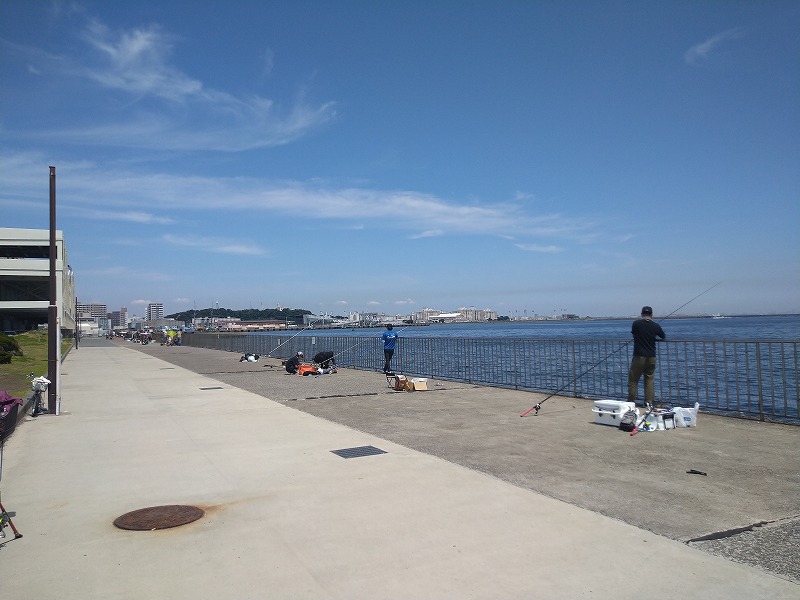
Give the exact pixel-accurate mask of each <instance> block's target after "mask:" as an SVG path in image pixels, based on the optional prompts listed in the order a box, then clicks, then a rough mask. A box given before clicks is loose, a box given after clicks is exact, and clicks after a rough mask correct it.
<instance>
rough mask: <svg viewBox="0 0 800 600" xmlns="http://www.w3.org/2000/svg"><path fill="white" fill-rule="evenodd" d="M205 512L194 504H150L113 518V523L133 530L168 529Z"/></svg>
mask: <svg viewBox="0 0 800 600" xmlns="http://www.w3.org/2000/svg"><path fill="white" fill-rule="evenodd" d="M204 514H205V513H204V512H203V510H202V509H200V508H197V507H196V506H185V505H182V504H170V505H168V506H151V507H149V508H140V509H139V510H134V511H132V512H129V513H125V514H124V515H122V516H121V517H117V518H116V519H115V520H114V525H115V526H117V527H119V528H120V529H130V530H133V531H152V530H154V529H169V528H170V527H179V526H181V525H186V524H187V523H191V522H192V521H197V519H199V518H200V517H202V516H203V515H204Z"/></svg>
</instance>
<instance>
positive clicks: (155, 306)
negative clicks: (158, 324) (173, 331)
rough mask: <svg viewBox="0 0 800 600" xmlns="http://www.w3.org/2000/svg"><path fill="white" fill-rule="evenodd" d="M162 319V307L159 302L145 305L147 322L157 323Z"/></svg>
mask: <svg viewBox="0 0 800 600" xmlns="http://www.w3.org/2000/svg"><path fill="white" fill-rule="evenodd" d="M163 318H164V305H163V304H162V303H161V302H151V303H150V304H148V305H147V314H146V320H147V321H158V320H159V319H163Z"/></svg>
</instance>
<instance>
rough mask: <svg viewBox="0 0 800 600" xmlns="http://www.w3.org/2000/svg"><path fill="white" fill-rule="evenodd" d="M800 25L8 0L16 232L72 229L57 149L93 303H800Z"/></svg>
mask: <svg viewBox="0 0 800 600" xmlns="http://www.w3.org/2000/svg"><path fill="white" fill-rule="evenodd" d="M123 6H124V10H122V9H121V7H123ZM798 31H800V2H798V0H791V1H769V0H764V1H759V2H752V1H749V0H748V1H743V2H737V1H734V0H731V1H710V0H706V1H703V0H692V1H685V2H684V1H669V0H667V1H664V2H639V1H638V0H636V1H615V0H610V1H606V2H594V1H570V0H566V1H563V2H561V1H559V2H556V1H532V0H531V1H514V0H490V1H489V0H487V1H481V0H472V1H469V0H437V1H436V2H429V1H418V0H403V1H402V2H400V1H380V0H379V1H366V0H364V1H356V0H341V1H335V0H325V1H306V0H292V1H288V0H286V1H265V2H252V1H250V0H248V1H242V0H225V2H222V1H216V2H215V1H212V2H203V3H200V2H195V1H191V2H189V1H183V0H170V1H168V2H164V0H158V1H150V0H138V1H133V2H126V3H124V4H123V3H119V2H109V1H83V2H81V1H76V2H61V1H43V0H2V2H0V227H19V228H31V229H48V228H49V179H50V178H49V167H50V166H54V167H56V198H57V218H56V222H57V228H58V229H59V230H62V231H63V232H64V236H65V240H66V245H67V253H68V262H69V263H70V265H71V266H72V268H73V270H74V271H75V275H76V294H77V296H78V299H79V301H80V302H82V303H103V304H106V305H107V306H108V309H109V310H118V309H119V307H121V306H126V307H127V308H128V311H129V314H137V315H143V314H144V311H145V308H146V304H147V303H148V302H162V303H163V304H164V308H165V313H166V314H170V313H173V312H177V311H181V310H188V309H192V308H198V309H200V308H208V307H211V306H220V307H225V308H230V309H244V308H274V307H276V306H285V307H288V308H304V309H308V310H310V311H312V312H314V313H316V314H323V313H329V314H340V315H347V314H348V313H351V312H378V313H385V314H388V315H408V314H410V313H412V312H414V311H417V310H421V309H422V308H426V307H430V308H434V309H438V310H442V311H445V312H447V311H452V310H455V309H457V308H460V307H476V308H489V309H492V310H495V311H497V313H498V314H499V315H508V316H523V315H528V316H531V315H534V314H537V315H548V316H551V315H560V314H564V313H571V314H578V315H581V316H628V315H634V314H637V313H638V312H639V309H640V308H641V306H642V305H645V304H648V305H652V306H653V308H654V311H655V314H656V315H660V316H664V315H667V314H669V313H670V312H672V311H675V310H676V309H679V308H680V310H679V314H715V313H722V314H740V313H786V312H792V313H800V36H799V35H798ZM684 303H688V304H687V305H686V306H685V307H682V305H683V304H684ZM681 307H682V308H681Z"/></svg>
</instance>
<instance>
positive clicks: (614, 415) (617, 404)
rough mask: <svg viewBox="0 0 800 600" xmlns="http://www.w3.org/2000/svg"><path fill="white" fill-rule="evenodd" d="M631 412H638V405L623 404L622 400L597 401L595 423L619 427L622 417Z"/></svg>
mask: <svg viewBox="0 0 800 600" xmlns="http://www.w3.org/2000/svg"><path fill="white" fill-rule="evenodd" d="M629 410H636V404H635V403H633V402H623V401H621V400H595V401H594V408H593V409H592V412H593V413H594V422H595V423H600V424H601V425H613V426H614V427H619V421H620V419H621V418H622V415H624V414H625V413H626V412H628V411H629ZM637 414H638V412H637Z"/></svg>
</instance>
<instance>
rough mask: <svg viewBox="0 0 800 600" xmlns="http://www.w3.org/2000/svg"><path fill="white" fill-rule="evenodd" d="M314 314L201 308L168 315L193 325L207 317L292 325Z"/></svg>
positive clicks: (292, 309)
mask: <svg viewBox="0 0 800 600" xmlns="http://www.w3.org/2000/svg"><path fill="white" fill-rule="evenodd" d="M310 314H312V313H311V311H310V310H306V309H304V308H284V309H283V310H279V309H277V308H265V309H261V310H258V309H255V308H245V309H243V310H231V309H229V308H200V309H197V310H184V311H182V312H177V313H173V314H171V315H166V317H167V318H168V319H175V320H177V321H184V322H185V323H191V321H192V319H198V318H204V317H205V318H207V317H236V318H239V319H241V320H242V321H262V320H264V319H276V320H281V321H290V322H292V323H302V322H303V315H310Z"/></svg>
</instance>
